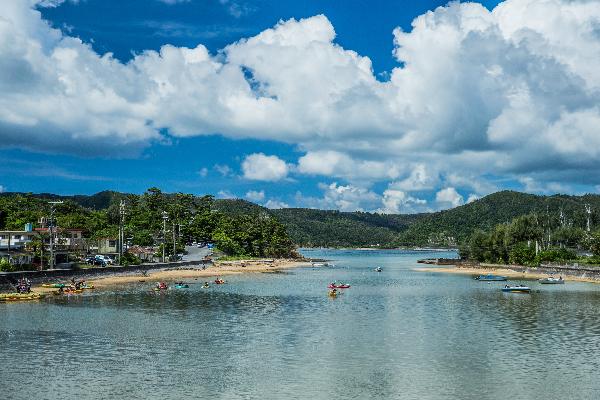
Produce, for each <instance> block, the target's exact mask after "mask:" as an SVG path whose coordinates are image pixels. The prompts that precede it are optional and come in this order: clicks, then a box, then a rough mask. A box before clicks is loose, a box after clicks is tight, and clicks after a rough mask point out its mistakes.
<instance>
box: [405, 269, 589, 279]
mask: <svg viewBox="0 0 600 400" xmlns="http://www.w3.org/2000/svg"><path fill="white" fill-rule="evenodd" d="M413 271H419V272H439V273H446V274H463V275H502V276H506V277H508V278H513V279H540V278H547V277H548V276H550V274H544V273H536V272H519V271H514V270H512V269H508V268H489V267H486V268H477V267H456V266H447V265H445V266H442V267H417V268H413ZM555 276H556V275H555ZM562 277H563V279H564V280H565V281H575V282H592V283H600V280H598V279H594V278H593V277H580V276H572V275H562Z"/></svg>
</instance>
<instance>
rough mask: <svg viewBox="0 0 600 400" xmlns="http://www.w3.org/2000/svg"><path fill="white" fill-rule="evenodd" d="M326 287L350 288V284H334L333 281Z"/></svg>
mask: <svg viewBox="0 0 600 400" xmlns="http://www.w3.org/2000/svg"><path fill="white" fill-rule="evenodd" d="M327 288H328V289H348V288H350V285H348V284H346V283H340V284H339V285H338V284H335V283H330V284H329V285H328V286H327Z"/></svg>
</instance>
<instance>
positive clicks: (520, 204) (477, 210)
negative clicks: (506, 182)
mask: <svg viewBox="0 0 600 400" xmlns="http://www.w3.org/2000/svg"><path fill="white" fill-rule="evenodd" d="M586 204H587V205H589V206H590V208H591V211H592V214H591V222H592V225H598V224H600V196H598V195H584V196H567V195H553V196H537V195H533V194H526V193H520V192H513V191H502V192H497V193H493V194H490V195H488V196H486V197H484V198H482V199H479V200H477V201H474V202H472V203H469V204H466V205H463V206H460V207H456V208H453V209H450V210H444V211H440V212H436V213H432V214H429V215H426V216H424V217H423V218H422V219H420V220H419V221H417V222H416V223H415V224H412V225H411V226H410V227H409V228H408V229H407V230H406V231H405V232H403V233H402V234H401V235H400V238H399V241H400V244H421V245H422V244H427V243H428V241H429V239H430V238H434V239H435V237H436V236H452V237H454V238H455V239H456V240H457V241H458V242H462V241H464V240H465V239H466V238H468V237H469V236H470V235H471V233H472V232H473V231H474V230H476V229H482V230H489V229H491V228H493V227H494V226H495V225H497V224H500V223H504V222H510V221H511V220H512V219H513V218H515V217H518V216H521V215H525V214H531V213H533V214H536V215H538V218H540V220H544V219H552V220H557V219H560V215H561V212H562V215H563V219H564V221H565V223H566V224H569V225H573V226H578V227H581V228H584V227H585V224H586V211H585V206H586ZM592 227H593V226H592Z"/></svg>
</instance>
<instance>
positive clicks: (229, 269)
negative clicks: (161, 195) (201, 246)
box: [32, 259, 310, 293]
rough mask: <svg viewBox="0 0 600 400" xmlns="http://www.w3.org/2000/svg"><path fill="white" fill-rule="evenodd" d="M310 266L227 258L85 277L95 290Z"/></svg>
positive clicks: (295, 261)
mask: <svg viewBox="0 0 600 400" xmlns="http://www.w3.org/2000/svg"><path fill="white" fill-rule="evenodd" d="M303 266H310V263H308V262H306V261H297V260H285V259H276V260H273V262H265V261H255V260H240V261H228V262H215V263H214V264H213V265H211V266H208V267H206V269H202V267H178V268H166V269H157V270H149V271H148V274H147V276H145V275H142V274H141V273H135V274H131V273H128V274H126V275H125V274H123V273H118V272H117V273H115V274H113V275H109V276H102V277H99V278H85V279H86V281H87V282H91V283H93V284H94V287H95V289H100V290H101V289H107V288H110V287H113V286H115V285H121V284H127V283H136V282H140V281H145V282H159V281H164V282H167V283H172V282H175V281H185V280H190V279H199V278H203V279H206V280H212V279H208V278H215V277H224V276H227V275H236V274H244V273H274V272H279V271H282V270H285V269H289V268H295V267H303ZM75 279H76V280H78V279H82V278H81V277H75ZM32 289H34V291H36V292H39V293H48V292H53V291H55V290H57V289H55V288H45V287H42V286H41V285H37V286H35V287H34V288H32Z"/></svg>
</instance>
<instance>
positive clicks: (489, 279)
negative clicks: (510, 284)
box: [475, 275, 507, 281]
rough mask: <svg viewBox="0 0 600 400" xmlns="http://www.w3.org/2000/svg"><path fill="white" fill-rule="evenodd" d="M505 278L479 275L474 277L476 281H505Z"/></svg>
mask: <svg viewBox="0 0 600 400" xmlns="http://www.w3.org/2000/svg"><path fill="white" fill-rule="evenodd" d="M506 279H507V278H506V276H501V275H479V276H476V277H475V280H476V281H505V280H506Z"/></svg>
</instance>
